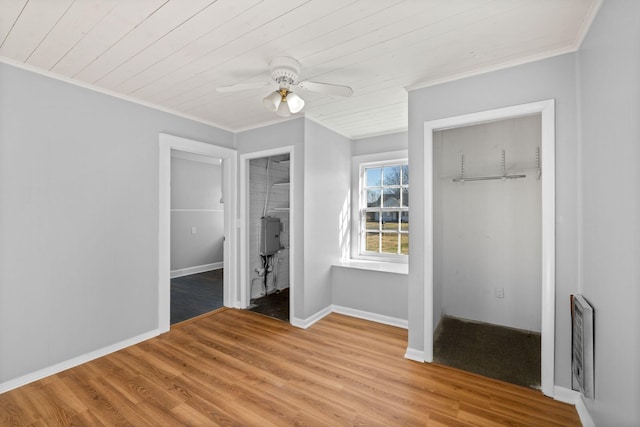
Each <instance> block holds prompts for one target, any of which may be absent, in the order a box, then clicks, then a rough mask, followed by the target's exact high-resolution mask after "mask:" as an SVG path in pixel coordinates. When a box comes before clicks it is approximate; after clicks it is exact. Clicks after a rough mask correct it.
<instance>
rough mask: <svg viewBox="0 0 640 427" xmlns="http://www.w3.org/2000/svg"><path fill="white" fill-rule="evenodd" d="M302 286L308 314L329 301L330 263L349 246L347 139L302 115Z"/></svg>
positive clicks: (319, 308)
mask: <svg viewBox="0 0 640 427" xmlns="http://www.w3.org/2000/svg"><path fill="white" fill-rule="evenodd" d="M304 170H305V180H304V253H305V262H304V264H305V266H304V287H305V291H304V292H305V311H304V316H305V317H309V316H312V315H314V314H315V313H317V312H318V311H320V310H322V309H325V308H327V307H329V306H330V305H331V304H332V301H331V298H332V297H331V265H332V264H334V263H336V262H338V261H340V259H341V258H342V257H343V255H344V254H347V253H348V251H349V247H348V242H349V231H350V228H349V222H350V221H351V216H350V215H351V211H350V197H351V192H350V183H351V140H349V139H347V138H345V137H343V136H341V135H339V134H337V133H335V132H333V131H331V130H329V129H327V128H325V127H323V126H321V125H319V124H317V123H315V122H312V121H310V120H306V121H305V161H304Z"/></svg>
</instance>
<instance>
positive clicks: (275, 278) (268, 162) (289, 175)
mask: <svg viewBox="0 0 640 427" xmlns="http://www.w3.org/2000/svg"><path fill="white" fill-rule="evenodd" d="M294 165H295V156H294V147H292V146H288V147H282V148H278V149H273V150H264V151H260V152H254V153H247V154H243V155H241V156H240V191H241V193H240V212H241V216H242V217H243V218H244V220H243V226H242V235H241V249H240V252H241V258H240V260H241V264H240V282H241V285H240V289H241V301H242V303H241V305H240V307H241V308H245V309H248V310H251V311H254V312H257V313H260V314H264V315H267V316H270V317H274V318H277V319H279V320H282V321H285V322H289V323H290V322H291V320H292V319H294V318H295V316H294V301H295V295H294V292H295V284H294V278H295V275H294V270H295V238H294V232H295V227H296V225H295V224H296V214H295V210H294V203H293V200H294V198H293V195H294V194H295V183H294V176H295V172H294Z"/></svg>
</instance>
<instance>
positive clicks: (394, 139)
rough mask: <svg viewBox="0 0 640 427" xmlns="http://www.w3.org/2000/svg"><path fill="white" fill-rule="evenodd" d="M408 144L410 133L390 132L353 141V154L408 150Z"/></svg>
mask: <svg viewBox="0 0 640 427" xmlns="http://www.w3.org/2000/svg"><path fill="white" fill-rule="evenodd" d="M408 145H409V134H408V133H407V132H398V133H390V134H387V135H380V136H373V137H369V138H362V139H356V140H354V141H352V143H351V155H353V156H361V155H364V154H374V153H383V152H389V151H398V150H406V149H407V147H408Z"/></svg>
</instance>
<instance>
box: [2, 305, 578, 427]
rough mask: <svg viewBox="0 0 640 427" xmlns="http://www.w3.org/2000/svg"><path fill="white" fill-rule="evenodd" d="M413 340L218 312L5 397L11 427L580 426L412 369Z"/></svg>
mask: <svg viewBox="0 0 640 427" xmlns="http://www.w3.org/2000/svg"><path fill="white" fill-rule="evenodd" d="M406 343H407V331H406V330H404V329H400V328H395V327H392V326H388V325H382V324H377V323H372V322H368V321H365V320H362V319H356V318H352V317H348V316H344V315H338V314H331V315H329V316H327V317H325V318H324V319H322V320H320V321H319V322H317V323H316V324H314V325H312V326H311V327H310V328H308V329H306V330H303V329H299V328H295V327H292V326H291V325H289V324H286V323H284V322H281V321H278V320H274V319H270V318H267V317H264V316H261V315H259V314H255V313H251V312H247V311H242V310H234V309H229V310H221V311H218V312H215V313H213V314H211V315H207V316H202V317H199V318H198V319H195V320H194V321H190V322H187V323H183V324H180V325H179V326H178V327H174V328H172V329H171V331H170V332H168V333H166V334H163V335H161V336H159V337H156V338H153V339H151V340H147V341H145V342H143V343H140V344H138V345H136V346H133V347H129V348H126V349H124V350H120V351H118V352H115V353H113V354H110V355H107V356H105V357H103V358H100V359H97V360H94V361H91V362H89V363H86V364H84V365H80V366H77V367H75V368H73V369H70V370H67V371H65V372H62V373H60V374H57V375H54V376H51V377H48V378H46V379H43V380H41V381H37V382H34V383H32V384H29V385H26V386H24V387H21V388H18V389H15V390H12V391H9V392H7V393H4V394H0V425H2V426H4V425H9V426H40V425H43V426H101V425H104V426H112V425H135V426H144V425H154V426H155V425H176V426H178V425H180V426H182V425H204V426H206V425H212V426H261V427H262V426H286V425H308V426H353V425H362V426H396V425H403V426H460V427H468V426H474V425H475V426H477V425H481V426H491V425H495V426H504V425H519V426H520V425H521V426H539V425H549V426H573V425H575V426H579V425H580V421H579V418H578V416H577V413H576V410H575V408H574V407H572V406H570V405H566V404H563V403H560V402H556V401H554V400H552V399H549V398H546V397H544V396H543V395H542V393H540V392H538V391H535V390H532V389H527V388H524V387H520V386H515V385H511V384H507V383H503V382H501V381H497V380H493V379H488V378H484V377H481V376H479V375H476V374H469V373H466V372H463V371H459V370H457V369H453V368H448V367H444V366H439V365H436V364H422V363H416V362H413V361H410V360H407V359H405V358H404V352H405V351H406Z"/></svg>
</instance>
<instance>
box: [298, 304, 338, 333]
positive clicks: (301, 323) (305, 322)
mask: <svg viewBox="0 0 640 427" xmlns="http://www.w3.org/2000/svg"><path fill="white" fill-rule="evenodd" d="M329 314H331V306H329V307H326V308H323V309H322V310H320V311H319V312H317V313H316V314H314V315H313V316H310V317H307V318H306V319H299V318H296V317H294V318H292V319H291V324H292V325H293V326H295V327H297V328H302V329H307V328H308V327H309V326H311V325H313V324H314V323H316V322H317V321H318V320H320V319H322V318H323V317H325V316H327V315H329Z"/></svg>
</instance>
